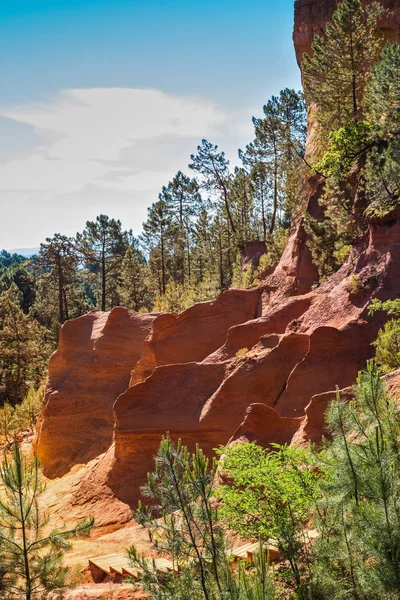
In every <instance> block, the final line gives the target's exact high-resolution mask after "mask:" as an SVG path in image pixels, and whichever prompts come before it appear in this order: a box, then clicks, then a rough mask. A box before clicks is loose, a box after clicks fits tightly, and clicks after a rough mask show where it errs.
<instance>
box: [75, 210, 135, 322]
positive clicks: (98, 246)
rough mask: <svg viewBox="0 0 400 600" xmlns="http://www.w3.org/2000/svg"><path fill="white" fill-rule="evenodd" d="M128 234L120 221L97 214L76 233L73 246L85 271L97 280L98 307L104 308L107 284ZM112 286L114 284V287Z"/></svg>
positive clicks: (109, 281) (117, 263)
mask: <svg viewBox="0 0 400 600" xmlns="http://www.w3.org/2000/svg"><path fill="white" fill-rule="evenodd" d="M129 236H130V233H129V232H127V231H124V230H123V229H122V224H121V221H119V220H115V219H110V218H109V217H108V216H106V215H99V216H98V217H96V221H87V223H86V228H85V229H84V230H83V232H82V233H77V234H76V249H77V251H78V254H79V255H80V256H81V259H82V261H83V263H84V265H85V266H86V268H87V270H88V272H89V273H90V274H91V275H92V277H94V278H95V279H97V280H99V283H100V285H99V287H100V294H99V295H100V307H101V310H103V311H105V310H107V301H108V295H109V293H110V289H111V287H112V286H111V283H112V282H114V283H115V275H116V271H117V269H118V267H119V266H120V264H121V262H122V260H123V258H124V256H125V252H126V249H127V247H128V243H129ZM114 287H115V286H114Z"/></svg>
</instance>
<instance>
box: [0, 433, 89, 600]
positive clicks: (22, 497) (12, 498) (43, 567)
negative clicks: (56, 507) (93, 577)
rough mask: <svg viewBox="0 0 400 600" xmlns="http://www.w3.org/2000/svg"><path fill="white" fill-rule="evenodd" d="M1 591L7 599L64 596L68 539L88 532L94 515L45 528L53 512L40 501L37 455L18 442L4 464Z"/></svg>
mask: <svg viewBox="0 0 400 600" xmlns="http://www.w3.org/2000/svg"><path fill="white" fill-rule="evenodd" d="M0 480H1V483H2V488H1V492H0V577H1V580H0V590H1V592H0V594H1V597H2V598H4V600H21V599H22V598H24V599H25V600H44V599H46V598H48V597H50V596H51V597H53V598H60V597H61V592H62V591H63V590H65V589H66V588H67V587H68V569H67V568H66V567H65V566H64V565H63V564H62V558H63V554H64V552H65V550H67V549H69V548H70V543H69V542H68V540H69V539H70V538H72V537H76V536H78V535H87V534H88V533H89V532H90V529H91V527H92V526H93V520H92V519H84V520H82V521H81V522H79V523H78V524H77V525H76V526H75V527H72V528H71V529H68V530H54V531H52V532H50V533H49V534H45V533H44V532H43V530H44V528H45V527H46V526H47V524H48V516H47V515H45V514H44V513H43V511H42V508H41V507H40V504H39V498H40V494H41V493H42V492H43V490H44V486H43V483H42V482H41V476H40V472H39V464H38V461H37V459H36V458H34V459H28V458H26V457H25V456H23V454H22V452H21V450H20V449H19V447H18V443H17V442H16V441H14V443H13V445H12V449H11V452H10V454H5V455H4V458H3V461H2V464H1V467H0Z"/></svg>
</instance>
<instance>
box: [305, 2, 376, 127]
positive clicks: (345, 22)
mask: <svg viewBox="0 0 400 600" xmlns="http://www.w3.org/2000/svg"><path fill="white" fill-rule="evenodd" d="M381 12H382V9H381V7H380V5H379V4H378V3H376V2H373V3H370V4H368V6H367V7H366V8H365V9H364V8H363V7H362V5H361V2H360V0H342V2H340V3H339V4H338V6H337V9H336V11H335V13H334V14H333V17H332V22H330V23H328V25H327V26H326V35H325V36H324V37H322V36H319V35H316V36H315V38H314V42H313V44H312V49H313V55H312V56H310V55H308V54H305V56H304V59H303V64H302V71H303V78H304V89H305V95H306V98H307V100H308V102H309V103H315V105H316V106H317V113H316V116H317V120H318V123H319V126H320V133H321V134H322V136H324V137H326V136H327V135H328V134H329V132H331V131H334V130H337V129H340V128H341V127H343V126H344V125H346V124H347V123H353V124H354V125H355V124H357V122H358V121H360V120H361V119H362V115H363V108H364V107H363V103H362V98H363V93H364V88H365V85H366V83H367V81H368V77H369V73H370V70H371V68H372V66H373V64H374V63H375V62H376V59H377V58H378V55H379V50H380V43H381V41H380V40H381V37H380V35H379V32H378V28H377V19H378V16H379V15H380V14H381Z"/></svg>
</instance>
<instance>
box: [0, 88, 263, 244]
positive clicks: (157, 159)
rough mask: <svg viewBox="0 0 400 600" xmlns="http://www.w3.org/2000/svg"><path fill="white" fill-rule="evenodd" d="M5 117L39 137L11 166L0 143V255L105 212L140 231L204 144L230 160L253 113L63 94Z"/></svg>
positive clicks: (139, 93)
mask: <svg viewBox="0 0 400 600" xmlns="http://www.w3.org/2000/svg"><path fill="white" fill-rule="evenodd" d="M0 116H3V117H6V118H7V119H9V120H10V121H9V122H11V123H14V124H15V127H17V126H18V129H21V124H22V125H23V126H24V127H25V128H27V129H29V130H30V131H33V133H34V134H35V137H33V136H25V137H29V140H30V145H29V147H28V146H27V147H24V146H23V144H22V146H21V148H20V152H19V154H18V152H17V153H16V150H15V148H13V152H12V153H11V152H10V154H9V157H8V158H7V147H3V145H2V142H1V138H0V154H1V156H2V157H3V161H2V164H1V165H0V203H1V204H2V215H3V218H2V221H1V223H0V247H3V246H4V247H7V246H8V247H14V246H34V245H37V244H38V243H39V242H40V241H41V240H42V239H43V238H44V237H45V236H46V235H52V234H53V233H54V232H55V231H61V232H65V233H75V231H76V230H77V229H80V228H82V227H83V225H84V222H85V220H86V219H88V218H94V217H95V216H96V214H99V213H100V212H101V211H102V212H107V213H109V214H110V215H112V216H114V217H121V218H122V219H124V221H123V223H124V226H125V227H132V228H133V229H134V230H136V231H139V230H140V226H141V222H142V220H143V219H144V218H145V213H146V211H145V208H146V205H150V204H151V203H152V202H153V201H154V200H156V198H157V193H158V191H159V190H160V188H161V186H162V185H164V184H166V183H167V182H168V180H169V179H170V178H171V177H172V176H173V175H174V173H175V172H176V171H177V170H178V169H182V170H187V163H188V161H189V157H190V153H192V152H194V151H195V149H196V146H197V144H198V143H199V142H200V140H201V138H203V137H206V138H209V139H210V140H211V141H213V142H214V143H217V144H219V145H220V146H221V148H223V149H226V150H227V154H228V156H229V155H231V156H232V155H233V153H234V151H235V150H236V148H237V147H238V145H243V144H244V143H245V142H246V141H247V140H248V139H250V136H251V129H252V127H251V121H250V117H251V112H250V111H249V112H248V113H247V114H246V119H244V118H243V112H242V113H241V114H230V113H227V112H224V111H222V110H220V109H219V108H218V107H217V106H216V105H215V104H213V103H211V102H209V101H207V100H205V99H198V98H194V97H178V96H173V95H169V94H166V93H164V92H162V91H158V90H142V89H130V88H95V89H74V90H66V91H63V92H61V93H60V94H59V95H58V96H56V97H55V98H51V99H49V100H48V101H47V102H43V103H27V104H25V105H23V106H17V107H8V108H6V109H3V110H1V109H0ZM245 132H248V133H247V135H246V136H245ZM20 137H21V139H25V137H24V136H20ZM32 139H34V140H35V141H36V142H35V143H36V145H35V144H33V142H32ZM21 143H22V142H21ZM4 157H5V159H4ZM96 197H98V204H97V205H96ZM22 232H24V235H23V239H22V238H21V235H22ZM19 234H21V235H19Z"/></svg>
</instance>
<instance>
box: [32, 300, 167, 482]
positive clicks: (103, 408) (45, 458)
mask: <svg viewBox="0 0 400 600" xmlns="http://www.w3.org/2000/svg"><path fill="white" fill-rule="evenodd" d="M155 318H156V315H138V314H136V313H134V312H132V311H129V310H126V309H124V308H114V309H113V310H112V311H111V312H110V313H102V312H99V311H96V312H91V313H89V314H87V315H85V316H83V317H80V318H79V319H75V320H73V321H68V322H67V323H65V325H64V326H63V327H62V329H61V334H60V341H59V346H58V349H57V351H56V352H55V353H54V354H53V356H52V357H51V359H50V364H49V376H48V381H47V387H46V394H45V398H44V404H43V408H42V412H41V415H40V418H39V422H38V425H37V434H36V441H35V445H36V449H37V453H38V457H39V460H40V462H41V464H42V466H43V469H44V473H45V475H47V476H49V477H58V476H60V475H63V474H64V473H66V472H67V471H69V469H70V468H71V467H72V466H74V465H76V464H79V463H85V462H88V461H89V460H91V459H92V458H95V457H96V456H98V455H99V454H101V453H102V452H105V451H106V450H107V449H108V448H109V447H110V444H111V442H112V437H113V429H114V415H113V404H114V402H115V399H116V398H117V397H118V396H119V394H121V393H122V392H123V391H124V390H126V388H127V386H128V384H129V379H130V374H131V371H132V369H133V368H134V367H135V365H136V363H137V361H138V360H139V358H140V356H141V354H142V347H143V342H144V340H145V338H146V337H147V336H148V334H149V332H150V328H151V324H152V323H153V321H154V319H155Z"/></svg>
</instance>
